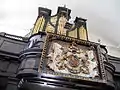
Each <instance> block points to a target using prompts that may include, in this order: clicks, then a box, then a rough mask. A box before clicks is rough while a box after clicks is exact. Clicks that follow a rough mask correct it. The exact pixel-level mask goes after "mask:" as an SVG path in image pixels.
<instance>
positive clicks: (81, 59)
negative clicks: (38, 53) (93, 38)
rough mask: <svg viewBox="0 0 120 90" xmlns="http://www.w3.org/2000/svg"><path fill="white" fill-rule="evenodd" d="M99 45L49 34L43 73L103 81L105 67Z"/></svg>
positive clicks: (45, 48) (42, 65)
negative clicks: (102, 64)
mask: <svg viewBox="0 0 120 90" xmlns="http://www.w3.org/2000/svg"><path fill="white" fill-rule="evenodd" d="M98 52H99V49H98V44H96V43H92V42H89V41H85V40H78V39H75V38H70V37H66V36H59V35H55V34H50V33H49V34H48V36H47V38H46V43H45V46H44V50H43V54H42V58H41V62H40V65H41V66H40V69H39V71H40V72H41V73H45V74H52V75H57V76H59V77H68V78H76V79H81V78H86V79H89V80H90V79H102V74H103V72H104V70H103V67H102V66H101V65H100V64H98V62H101V63H102V61H101V59H100V56H99V54H98Z"/></svg>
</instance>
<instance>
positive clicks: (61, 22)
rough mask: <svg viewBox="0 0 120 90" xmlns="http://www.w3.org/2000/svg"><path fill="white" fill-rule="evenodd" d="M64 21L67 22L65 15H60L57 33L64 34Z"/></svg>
mask: <svg viewBox="0 0 120 90" xmlns="http://www.w3.org/2000/svg"><path fill="white" fill-rule="evenodd" d="M66 22H67V19H66V18H65V16H61V17H60V18H59V21H58V28H57V34H61V35H66V31H65V28H64V27H65V24H66Z"/></svg>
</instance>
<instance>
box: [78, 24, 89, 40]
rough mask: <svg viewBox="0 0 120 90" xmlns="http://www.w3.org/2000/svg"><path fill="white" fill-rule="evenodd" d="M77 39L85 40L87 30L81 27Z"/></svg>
mask: <svg viewBox="0 0 120 90" xmlns="http://www.w3.org/2000/svg"><path fill="white" fill-rule="evenodd" d="M79 37H80V39H82V40H87V30H86V29H85V28H84V27H83V26H81V27H80V28H79Z"/></svg>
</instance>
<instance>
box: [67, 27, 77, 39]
mask: <svg viewBox="0 0 120 90" xmlns="http://www.w3.org/2000/svg"><path fill="white" fill-rule="evenodd" d="M68 36H69V37H74V38H77V28H76V29H75V30H71V31H68Z"/></svg>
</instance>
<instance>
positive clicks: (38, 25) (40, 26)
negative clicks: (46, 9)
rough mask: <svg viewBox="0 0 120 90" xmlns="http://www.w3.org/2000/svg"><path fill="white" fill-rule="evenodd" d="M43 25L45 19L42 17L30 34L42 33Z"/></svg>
mask: <svg viewBox="0 0 120 90" xmlns="http://www.w3.org/2000/svg"><path fill="white" fill-rule="evenodd" d="M44 24H45V18H44V17H43V16H42V17H39V18H38V19H37V21H36V23H35V26H34V28H33V31H32V34H35V33H38V32H39V31H42V29H43V26H44Z"/></svg>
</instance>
